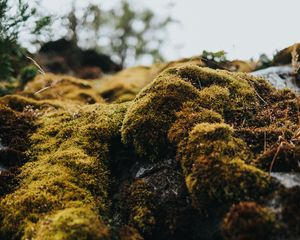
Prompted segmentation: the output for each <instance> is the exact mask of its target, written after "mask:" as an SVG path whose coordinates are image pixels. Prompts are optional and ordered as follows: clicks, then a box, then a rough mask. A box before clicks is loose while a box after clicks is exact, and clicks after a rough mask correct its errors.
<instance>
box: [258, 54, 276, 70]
mask: <svg viewBox="0 0 300 240" xmlns="http://www.w3.org/2000/svg"><path fill="white" fill-rule="evenodd" d="M272 62H273V60H272V59H270V58H269V57H268V56H267V55H266V54H261V55H260V56H259V59H258V64H257V65H258V66H257V69H256V70H260V69H264V68H268V67H270V66H271V65H272Z"/></svg>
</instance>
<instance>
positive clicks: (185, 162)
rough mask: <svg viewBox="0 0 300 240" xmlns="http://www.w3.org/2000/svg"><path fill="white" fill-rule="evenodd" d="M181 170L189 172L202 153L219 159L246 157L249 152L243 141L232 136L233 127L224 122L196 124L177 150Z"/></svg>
mask: <svg viewBox="0 0 300 240" xmlns="http://www.w3.org/2000/svg"><path fill="white" fill-rule="evenodd" d="M177 155H178V156H177V158H178V160H179V161H180V162H181V165H182V167H183V171H184V172H185V173H190V170H191V168H192V165H193V164H194V161H195V159H197V158H198V157H199V156H201V155H204V156H207V157H210V156H212V157H215V158H218V159H220V160H223V159H224V158H227V159H230V158H235V157H239V158H241V159H247V157H248V156H249V155H250V152H249V151H248V149H247V146H246V145H245V143H244V142H243V141H242V140H241V139H239V138H235V137H233V128H231V127H230V126H229V125H227V124H224V123H215V124H214V123H201V124H197V125H196V126H195V127H194V128H193V129H192V131H190V133H189V136H188V141H186V143H185V144H183V145H182V146H181V148H180V149H178V151H177Z"/></svg>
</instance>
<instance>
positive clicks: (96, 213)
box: [0, 104, 127, 239]
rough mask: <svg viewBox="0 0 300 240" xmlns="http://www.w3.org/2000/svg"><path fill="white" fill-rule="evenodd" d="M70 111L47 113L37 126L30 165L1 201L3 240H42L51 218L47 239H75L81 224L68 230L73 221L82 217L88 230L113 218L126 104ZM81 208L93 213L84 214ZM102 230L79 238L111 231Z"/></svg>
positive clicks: (32, 140) (24, 167)
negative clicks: (32, 239) (113, 149)
mask: <svg viewBox="0 0 300 240" xmlns="http://www.w3.org/2000/svg"><path fill="white" fill-rule="evenodd" d="M66 107H67V109H66V110H63V109H58V110H53V111H51V112H48V113H45V114H43V115H42V116H40V117H39V118H38V120H37V122H36V124H37V126H38V129H37V131H36V132H35V133H34V134H33V135H32V136H31V138H30V144H31V148H30V151H29V152H28V155H29V156H30V160H31V161H30V162H28V163H26V164H25V165H24V166H23V167H22V168H21V169H20V170H21V173H20V174H19V176H18V178H19V181H20V184H19V186H18V187H17V188H16V190H15V191H14V192H12V193H10V194H8V195H6V196H5V198H3V199H2V200H1V202H0V219H1V228H0V233H1V234H0V235H1V236H2V237H6V238H11V239H15V238H24V239H25V238H26V236H27V235H28V236H37V238H40V239H42V238H43V232H44V231H46V230H44V227H46V226H44V225H45V224H46V223H47V220H46V219H51V221H52V224H50V226H49V227H50V229H52V228H53V230H51V231H49V232H47V234H46V236H47V238H48V239H53V238H55V237H56V236H58V239H71V238H72V237H73V236H76V235H73V234H77V232H78V231H79V230H78V229H77V228H78V225H77V224H76V219H74V221H75V222H74V224H73V223H72V222H69V223H70V225H66V226H65V222H66V221H67V220H68V219H69V218H72V217H73V216H74V217H77V216H80V217H81V220H80V222H81V224H82V226H87V225H89V224H90V222H91V221H93V219H99V221H102V219H103V218H105V217H106V214H107V213H108V210H109V207H110V200H109V199H108V190H109V185H110V181H111V180H110V175H109V170H108V164H109V159H108V158H109V151H110V145H111V142H112V139H114V138H116V137H118V136H119V134H120V133H119V130H120V128H121V124H122V120H123V116H124V114H125V111H126V109H127V105H125V104H122V105H105V104H98V105H90V106H88V105H87V106H84V107H82V108H80V107H79V108H78V106H77V107H76V111H75V112H73V111H72V107H71V106H69V105H66ZM68 107H71V108H70V109H68ZM68 209H69V210H68ZM82 209H84V211H87V213H88V212H89V211H90V212H92V213H93V214H92V215H89V214H88V215H87V213H86V214H83V215H82V211H83V210H82ZM64 217H65V219H64ZM61 218H63V219H61ZM46 225H47V224H46ZM98 225H99V224H98V223H97V222H95V227H93V226H90V227H91V228H92V232H90V233H89V234H92V236H93V237H90V235H87V234H88V233H87V231H88V230H84V229H83V231H82V234H83V235H82V238H79V239H94V238H97V237H98V236H99V231H100V234H101V232H102V233H103V231H104V232H105V231H106V230H105V229H106V227H105V228H104V229H99V231H95V228H96V227H97V226H98ZM47 226H48V225H47ZM93 229H94V230H93ZM39 231H41V232H39ZM24 234H25V235H24ZM52 234H53V235H52ZM78 234H79V233H78ZM104 235H105V234H104ZM104 235H103V236H104ZM60 236H62V237H61V238H59V237H60ZM79 237H81V235H79Z"/></svg>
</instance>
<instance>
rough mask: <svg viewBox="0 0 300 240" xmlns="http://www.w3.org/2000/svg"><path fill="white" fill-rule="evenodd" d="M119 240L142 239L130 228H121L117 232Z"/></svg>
mask: <svg viewBox="0 0 300 240" xmlns="http://www.w3.org/2000/svg"><path fill="white" fill-rule="evenodd" d="M119 238H120V240H143V239H144V238H143V237H142V236H141V235H140V234H139V232H138V231H137V230H136V229H135V228H133V227H130V226H123V227H122V228H121V229H120V230H119Z"/></svg>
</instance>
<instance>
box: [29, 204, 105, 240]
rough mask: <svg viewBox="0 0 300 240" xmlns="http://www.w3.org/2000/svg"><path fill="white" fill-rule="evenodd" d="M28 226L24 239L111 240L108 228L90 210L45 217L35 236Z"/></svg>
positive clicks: (62, 211)
mask: <svg viewBox="0 0 300 240" xmlns="http://www.w3.org/2000/svg"><path fill="white" fill-rule="evenodd" d="M31 228H32V226H31V225H28V227H27V229H26V233H25V236H24V238H25V239H30V238H34V239H37V240H39V239H40V240H52V239H57V240H73V239H78V240H85V239H91V240H100V239H110V238H109V229H108V227H107V226H106V225H105V224H104V223H103V222H102V221H101V220H100V219H99V217H98V216H97V214H95V213H94V211H92V210H91V209H88V208H66V209H64V210H61V211H57V212H56V213H55V214H53V215H51V216H48V217H45V219H44V220H43V221H41V222H39V224H38V225H37V230H36V234H35V235H31V232H32V230H31Z"/></svg>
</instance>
